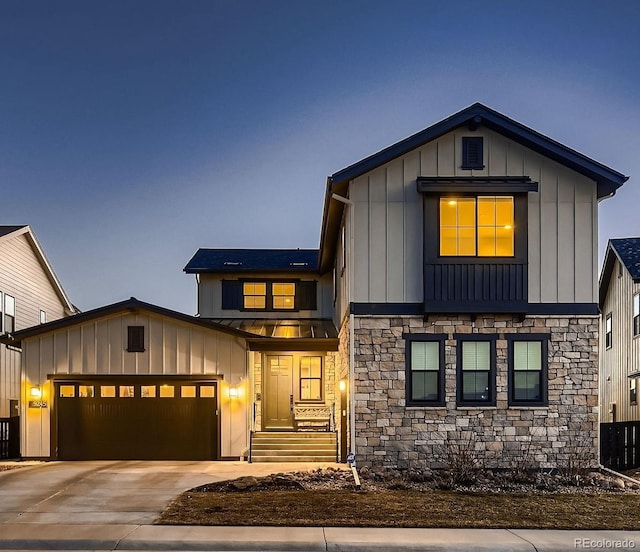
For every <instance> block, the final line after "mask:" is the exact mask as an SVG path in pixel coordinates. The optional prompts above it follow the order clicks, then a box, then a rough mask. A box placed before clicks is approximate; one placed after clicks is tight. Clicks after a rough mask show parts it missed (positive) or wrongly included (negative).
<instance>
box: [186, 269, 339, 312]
mask: <svg viewBox="0 0 640 552" xmlns="http://www.w3.org/2000/svg"><path fill="white" fill-rule="evenodd" d="M279 278H281V279H282V280H283V281H290V280H296V279H299V280H307V281H309V280H315V281H316V283H317V284H316V294H317V297H316V299H317V307H318V309H317V310H299V311H295V317H296V318H330V317H331V315H332V313H333V295H332V294H333V290H332V281H331V275H330V274H328V275H324V276H318V275H317V274H309V273H308V272H307V273H302V274H295V273H285V274H272V273H256V274H254V273H246V272H245V273H229V274H227V273H225V274H200V275H199V282H198V314H199V316H201V317H202V318H278V319H281V318H283V316H284V317H286V312H283V311H276V312H273V311H242V310H232V309H223V308H222V280H240V279H243V280H255V281H260V280H276V281H277V280H278V279H279Z"/></svg>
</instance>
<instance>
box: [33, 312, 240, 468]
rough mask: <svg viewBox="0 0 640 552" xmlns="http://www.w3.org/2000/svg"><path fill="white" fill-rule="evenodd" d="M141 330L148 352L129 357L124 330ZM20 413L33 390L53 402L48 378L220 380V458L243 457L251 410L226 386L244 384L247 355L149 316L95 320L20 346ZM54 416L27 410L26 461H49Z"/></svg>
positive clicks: (231, 342)
mask: <svg viewBox="0 0 640 552" xmlns="http://www.w3.org/2000/svg"><path fill="white" fill-rule="evenodd" d="M130 325H131V326H144V328H145V349H146V350H145V351H144V352H140V353H130V352H127V350H126V348H127V342H126V341H127V326H130ZM23 351H24V354H23V370H24V375H25V380H24V385H23V387H22V399H23V405H26V402H28V400H29V397H28V393H29V390H30V388H31V386H33V385H39V386H42V387H43V389H44V392H45V395H44V397H43V398H44V399H45V400H48V401H49V402H51V401H52V400H55V399H53V398H52V397H51V390H52V388H51V384H50V380H49V376H52V375H57V374H104V375H136V374H154V375H155V374H158V375H167V376H171V375H216V374H217V375H221V376H222V379H223V384H222V386H221V388H220V390H219V406H220V424H221V451H220V453H221V455H222V456H227V457H228V456H238V457H239V456H240V454H241V453H242V450H243V449H244V448H245V447H246V446H247V405H246V404H244V403H242V404H241V403H240V402H239V401H237V402H235V403H234V404H233V405H232V406H231V405H230V404H229V398H228V395H227V394H226V393H225V391H224V390H225V386H226V385H234V386H235V385H238V384H239V382H240V380H241V378H246V377H247V369H246V358H247V355H246V348H245V345H244V341H243V340H242V339H239V338H236V337H234V336H231V335H229V334H226V333H222V332H216V331H212V330H207V329H206V328H202V327H199V326H197V325H193V324H188V323H186V322H180V321H177V320H174V319H172V318H169V317H163V316H159V315H156V314H152V313H148V312H146V311H139V312H138V313H136V314H133V313H132V314H129V313H126V314H124V313H123V314H119V315H114V316H111V317H105V318H100V319H96V320H93V321H90V322H86V323H82V324H78V325H77V326H72V327H68V328H64V329H60V330H57V331H52V332H49V333H46V334H43V335H41V336H39V337H33V338H29V339H25V340H24V341H23ZM51 412H52V410H51V409H50V408H48V409H29V408H26V407H25V406H23V409H22V414H23V415H24V416H25V419H26V420H27V423H26V424H25V425H24V426H23V427H24V429H23V431H24V433H23V445H22V454H23V456H26V457H48V456H49V455H50V450H49V439H50V436H49V431H50V420H49V415H50V414H51Z"/></svg>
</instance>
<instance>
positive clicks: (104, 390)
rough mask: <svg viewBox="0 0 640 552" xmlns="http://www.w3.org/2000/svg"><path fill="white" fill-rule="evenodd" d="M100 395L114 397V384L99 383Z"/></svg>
mask: <svg viewBox="0 0 640 552" xmlns="http://www.w3.org/2000/svg"><path fill="white" fill-rule="evenodd" d="M100 396H101V397H105V398H110V397H115V396H116V386H115V385H101V386H100Z"/></svg>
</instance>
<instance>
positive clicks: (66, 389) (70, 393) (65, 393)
mask: <svg viewBox="0 0 640 552" xmlns="http://www.w3.org/2000/svg"><path fill="white" fill-rule="evenodd" d="M58 394H59V395H60V397H63V398H70V397H75V396H76V386H75V385H61V386H60V390H59V392H58Z"/></svg>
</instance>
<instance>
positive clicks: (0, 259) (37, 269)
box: [0, 225, 76, 418]
mask: <svg viewBox="0 0 640 552" xmlns="http://www.w3.org/2000/svg"><path fill="white" fill-rule="evenodd" d="M75 312H76V309H75V307H74V306H73V305H72V304H71V302H70V301H69V298H68V297H67V295H66V293H65V292H64V290H63V289H62V286H61V285H60V281H59V280H58V278H57V277H56V275H55V273H54V272H53V269H52V268H51V265H50V264H49V262H48V261H47V258H46V257H45V255H44V252H43V251H42V248H41V247H40V244H39V243H38V240H37V239H36V236H35V234H34V233H33V230H31V228H30V227H29V226H26V225H21V226H0V334H13V333H14V332H16V331H18V330H21V329H23V328H27V327H30V326H33V325H36V324H41V323H43V322H46V321H50V320H56V319H58V318H63V317H65V316H69V315H71V314H74V313H75ZM19 403H20V351H19V350H17V349H16V348H14V347H7V346H6V345H4V344H0V418H8V417H13V416H17V415H18V414H19Z"/></svg>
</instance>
